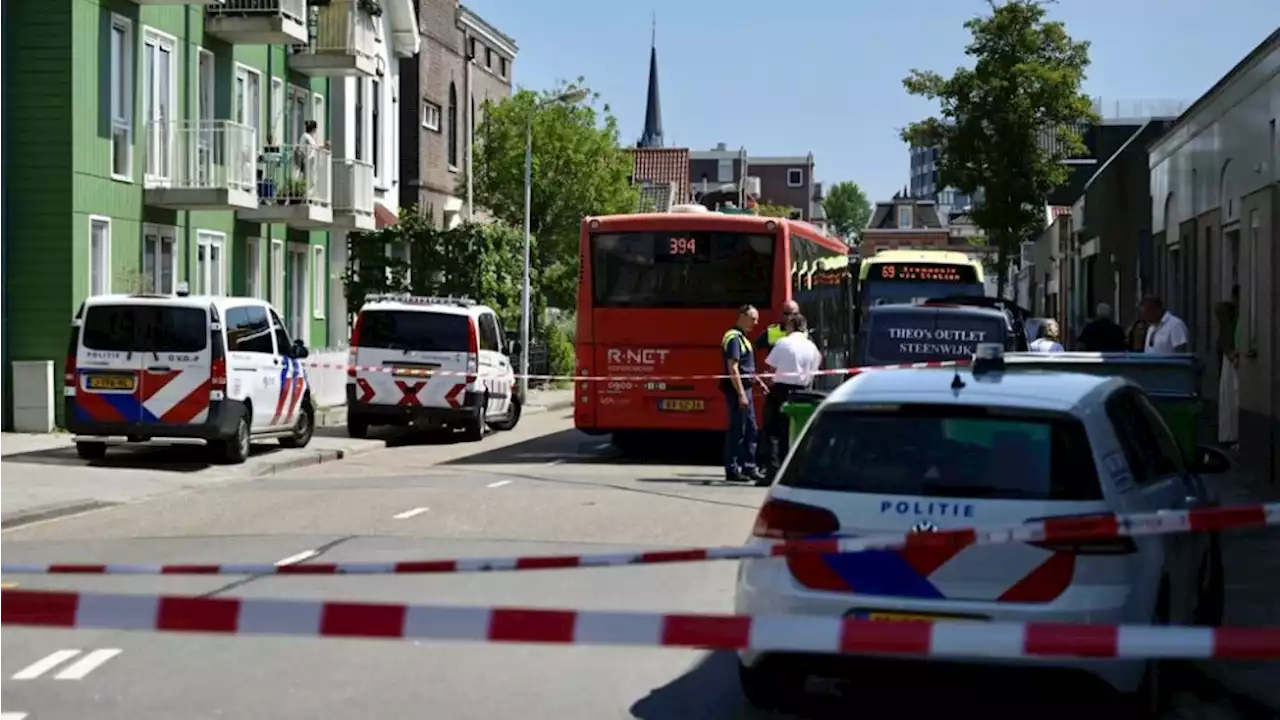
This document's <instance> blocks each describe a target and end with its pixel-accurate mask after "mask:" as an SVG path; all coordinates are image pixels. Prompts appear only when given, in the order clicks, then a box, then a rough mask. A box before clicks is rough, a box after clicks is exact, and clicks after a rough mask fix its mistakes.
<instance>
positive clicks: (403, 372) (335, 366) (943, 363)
mask: <svg viewBox="0 0 1280 720" xmlns="http://www.w3.org/2000/svg"><path fill="white" fill-rule="evenodd" d="M968 364H969V361H968V360H937V361H933V362H918V363H899V364H897V365H867V366H864V367H853V368H833V369H829V370H816V371H814V372H813V373H796V372H782V373H756V374H755V376H756V377H760V378H779V377H793V376H796V375H803V374H810V375H856V374H857V373H860V372H865V371H867V370H919V369H922V368H945V367H958V366H964V365H968ZM302 366H303V367H308V368H317V369H321V370H355V371H356V372H362V373H382V374H387V375H395V376H397V377H428V378H429V377H464V376H468V375H472V376H474V375H475V373H468V372H463V371H460V370H432V369H426V368H414V367H395V366H386V365H348V364H346V363H323V362H308V361H306V360H304V361H302ZM515 377H517V378H522V377H527V378H529V379H530V380H547V381H573V382H607V381H610V380H616V381H619V382H655V381H663V382H668V381H674V380H721V379H723V378H727V377H729V376H728V375H521V374H520V373H516V374H515Z"/></svg>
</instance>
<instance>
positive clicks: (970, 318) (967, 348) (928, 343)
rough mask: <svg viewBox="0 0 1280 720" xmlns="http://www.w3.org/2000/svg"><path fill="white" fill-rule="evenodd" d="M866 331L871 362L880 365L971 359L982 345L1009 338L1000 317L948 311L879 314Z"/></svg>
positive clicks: (882, 311)
mask: <svg viewBox="0 0 1280 720" xmlns="http://www.w3.org/2000/svg"><path fill="white" fill-rule="evenodd" d="M866 331H867V350H868V355H869V358H868V360H870V361H871V362H878V363H906V362H927V361H931V360H956V359H959V358H968V357H970V356H972V355H973V353H974V352H975V351H976V348H977V345H978V343H1001V344H1004V343H1005V341H1006V339H1007V337H1008V327H1007V325H1006V323H1005V321H1004V318H1003V317H1001V316H999V315H996V314H988V313H973V312H969V311H960V312H948V311H947V310H946V309H937V310H912V309H908V310H905V311H899V310H895V309H885V310H876V311H873V312H872V313H871V314H870V315H869V318H868V324H867V327H866Z"/></svg>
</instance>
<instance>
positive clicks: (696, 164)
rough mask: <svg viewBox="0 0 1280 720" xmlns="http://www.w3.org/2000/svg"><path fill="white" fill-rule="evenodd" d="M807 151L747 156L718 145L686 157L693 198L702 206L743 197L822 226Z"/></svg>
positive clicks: (817, 187)
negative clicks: (788, 210) (789, 211)
mask: <svg viewBox="0 0 1280 720" xmlns="http://www.w3.org/2000/svg"><path fill="white" fill-rule="evenodd" d="M813 170H814V162H813V153H809V154H807V155H797V156H788V157H767V156H751V155H748V154H747V151H746V150H745V149H743V148H739V149H736V150H731V149H729V148H728V147H727V146H726V145H725V143H719V144H717V145H716V147H715V148H713V149H711V150H695V151H692V152H690V153H689V182H690V184H691V185H692V189H693V193H694V197H695V198H696V199H697V200H698V201H699V202H701V203H702V204H704V205H707V206H708V207H712V208H713V209H714V207H715V206H716V205H718V204H721V203H724V202H734V203H735V204H736V203H739V202H740V201H741V199H742V197H743V190H745V191H746V192H745V194H746V195H748V196H750V197H752V198H754V199H755V200H757V201H759V202H761V203H768V204H770V205H781V206H783V207H786V208H790V210H791V217H792V218H794V219H798V220H804V221H806V222H811V223H814V224H816V225H819V226H820V225H822V223H823V222H824V221H825V220H826V216H825V215H824V213H823V212H822V184H821V183H819V182H817V181H815V180H814V177H813Z"/></svg>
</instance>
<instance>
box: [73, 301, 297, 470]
mask: <svg viewBox="0 0 1280 720" xmlns="http://www.w3.org/2000/svg"><path fill="white" fill-rule="evenodd" d="M185 285H186V284H185V283H183V284H182V286H180V287H179V290H178V293H177V294H176V295H146V294H140V295H98V296H94V297H90V298H89V299H87V300H85V301H84V303H83V304H81V306H80V309H79V310H78V311H77V312H76V315H75V318H74V319H73V320H72V322H71V340H70V342H69V343H68V347H67V360H66V370H65V374H64V377H63V403H64V407H65V410H66V424H67V429H68V430H70V431H71V432H72V433H74V434H75V436H76V438H75V442H76V451H77V453H79V455H80V457H81V458H84V459H86V460H96V459H100V458H102V457H103V456H104V455H105V454H106V451H107V446H108V445H112V444H117V443H144V442H184V441H204V442H205V443H206V444H207V445H208V446H209V448H210V450H211V451H212V455H213V457H214V459H215V460H218V461H222V462H228V463H242V462H244V461H245V459H246V458H248V456H249V449H250V443H251V442H252V441H256V440H264V439H268V438H275V439H278V440H279V441H280V444H281V445H284V446H285V447H304V446H306V445H307V444H308V443H309V442H311V435H312V432H313V430H314V423H315V406H314V405H313V403H312V399H311V388H310V385H309V383H308V382H307V373H306V370H305V369H304V368H303V366H302V362H301V361H302V359H303V358H305V357H306V356H307V349H306V347H305V346H303V344H302V342H301V341H300V340H291V339H290V337H289V331H288V330H287V329H286V328H285V324H284V322H283V321H282V320H281V319H280V316H279V315H278V314H277V313H276V311H275V309H274V308H272V307H271V305H270V304H269V303H267V302H265V301H263V300H259V299H257V298H247V297H209V296H197V295H188V294H187V293H186V289H185Z"/></svg>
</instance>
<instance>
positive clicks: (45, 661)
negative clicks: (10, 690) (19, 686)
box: [13, 650, 80, 680]
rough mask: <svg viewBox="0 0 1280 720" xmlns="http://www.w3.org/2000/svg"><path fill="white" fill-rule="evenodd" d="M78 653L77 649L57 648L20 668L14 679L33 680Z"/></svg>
mask: <svg viewBox="0 0 1280 720" xmlns="http://www.w3.org/2000/svg"><path fill="white" fill-rule="evenodd" d="M79 654H80V651H79V650H58V651H56V652H53V653H50V654H49V655H46V656H45V657H44V658H42V659H40V660H37V661H35V662H33V663H31V664H30V665H28V666H26V667H24V668H22V669H21V670H19V671H18V673H17V674H16V675H14V676H13V679H14V680H35V679H36V678H38V677H40V676H41V675H43V674H45V673H47V672H49V671H50V670H52V669H53V668H54V667H56V666H58V665H61V664H62V663H64V662H66V661H68V660H70V659H71V658H73V657H75V656H77V655H79Z"/></svg>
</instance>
